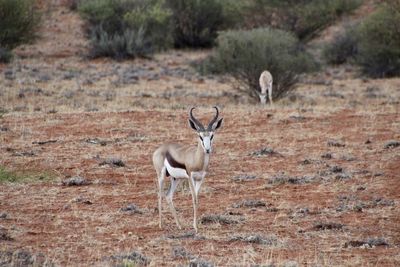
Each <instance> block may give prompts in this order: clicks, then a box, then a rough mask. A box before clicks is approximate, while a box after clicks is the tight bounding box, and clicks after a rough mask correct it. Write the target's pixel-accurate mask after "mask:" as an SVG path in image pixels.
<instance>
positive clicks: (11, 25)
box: [0, 0, 40, 63]
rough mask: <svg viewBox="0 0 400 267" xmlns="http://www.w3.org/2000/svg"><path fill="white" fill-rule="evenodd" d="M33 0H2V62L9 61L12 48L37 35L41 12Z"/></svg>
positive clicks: (0, 16)
mask: <svg viewBox="0 0 400 267" xmlns="http://www.w3.org/2000/svg"><path fill="white" fill-rule="evenodd" d="M34 4H35V3H34V1H33V0H0V62H5V63H7V62H9V61H10V60H11V58H12V54H11V50H12V49H13V48H15V47H16V46H18V45H20V44H23V43H28V42H31V41H32V40H33V39H34V38H35V37H36V35H37V26H38V24H39V22H40V16H39V13H38V12H37V11H36V9H35V5H34Z"/></svg>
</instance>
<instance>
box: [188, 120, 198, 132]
mask: <svg viewBox="0 0 400 267" xmlns="http://www.w3.org/2000/svg"><path fill="white" fill-rule="evenodd" d="M189 126H190V128H192V129H193V130H195V131H198V129H197V127H196V123H194V121H192V120H191V119H189Z"/></svg>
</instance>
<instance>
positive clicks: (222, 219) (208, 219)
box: [200, 214, 239, 224]
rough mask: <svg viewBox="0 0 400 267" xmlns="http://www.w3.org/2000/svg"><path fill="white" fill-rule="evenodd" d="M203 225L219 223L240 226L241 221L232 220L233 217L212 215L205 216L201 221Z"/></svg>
mask: <svg viewBox="0 0 400 267" xmlns="http://www.w3.org/2000/svg"><path fill="white" fill-rule="evenodd" d="M200 223H201V224H208V223H219V224H238V223H239V220H238V219H235V218H232V217H231V216H226V215H219V214H210V215H204V216H203V217H202V218H201V219H200Z"/></svg>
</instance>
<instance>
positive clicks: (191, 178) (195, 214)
mask: <svg viewBox="0 0 400 267" xmlns="http://www.w3.org/2000/svg"><path fill="white" fill-rule="evenodd" d="M189 187H190V192H191V193H192V202H193V228H194V230H195V232H196V233H197V232H198V229H197V194H196V189H195V187H194V179H193V176H192V175H190V177H189Z"/></svg>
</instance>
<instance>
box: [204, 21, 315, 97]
mask: <svg viewBox="0 0 400 267" xmlns="http://www.w3.org/2000/svg"><path fill="white" fill-rule="evenodd" d="M316 67H317V66H316V64H315V62H314V60H313V59H312V57H311V56H310V55H309V54H308V53H306V52H305V51H304V50H303V49H302V47H301V45H300V43H299V41H298V39H297V38H296V37H295V36H293V35H292V34H291V33H288V32H285V31H282V30H276V29H270V28H265V29H255V30H251V31H228V32H225V33H223V34H221V35H220V36H219V37H218V40H217V46H216V48H215V49H214V51H213V53H212V55H211V56H210V58H208V59H207V60H206V61H205V62H204V63H203V66H202V70H203V71H205V72H212V73H225V74H229V75H231V76H233V77H234V78H235V79H236V81H238V82H239V89H240V90H243V91H244V92H246V93H248V94H249V95H250V96H253V97H255V98H257V97H258V96H257V91H258V90H259V82H258V79H259V75H260V73H261V72H262V71H263V70H265V69H268V70H269V71H270V72H271V74H272V76H273V77H274V90H273V98H274V99H279V98H281V97H283V96H285V95H286V94H287V93H288V92H290V91H291V90H292V89H293V88H294V87H293V85H294V84H295V83H296V81H297V78H298V74H301V73H304V72H308V71H312V70H315V69H316Z"/></svg>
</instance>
